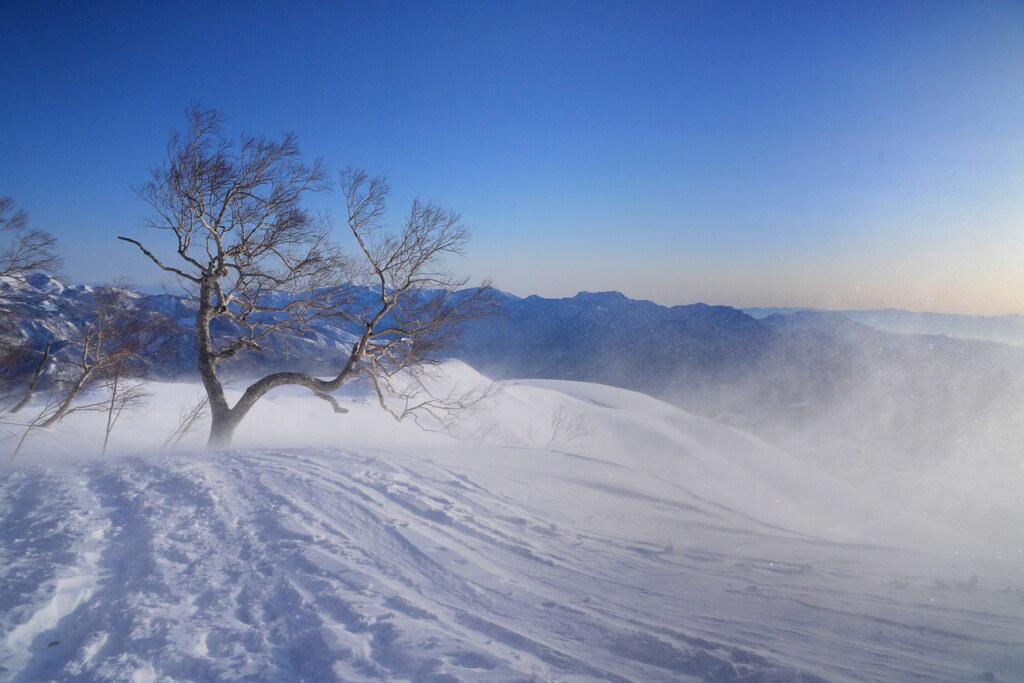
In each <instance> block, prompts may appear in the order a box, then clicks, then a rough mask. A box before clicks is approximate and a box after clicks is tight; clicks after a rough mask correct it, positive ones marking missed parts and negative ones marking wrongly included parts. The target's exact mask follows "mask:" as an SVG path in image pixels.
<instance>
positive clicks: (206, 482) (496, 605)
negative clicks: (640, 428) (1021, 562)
mask: <svg viewBox="0 0 1024 683" xmlns="http://www.w3.org/2000/svg"><path fill="white" fill-rule="evenodd" d="M470 450H471V449H468V448H467V449H465V452H455V451H452V452H445V451H443V450H438V451H433V452H431V451H428V450H423V451H419V452H415V453H413V454H410V453H398V452H370V451H363V452H360V453H351V452H342V451H333V450H307V451H297V452H288V451H254V452H234V453H226V454H195V455H191V456H159V457H156V456H154V457H146V458H141V457H140V458H130V459H124V460H115V461H109V462H97V461H94V462H91V463H85V464H81V465H74V466H67V467H61V468H54V469H51V470H48V471H47V470H42V469H38V468H31V467H28V468H19V469H14V470H10V471H7V472H4V473H3V474H2V475H0V476H2V479H0V487H2V488H0V491H2V494H3V497H4V501H5V506H6V508H5V510H4V513H3V517H2V521H0V559H2V565H0V566H2V567H3V575H2V578H0V601H2V604H0V608H2V610H0V611H2V614H3V616H2V617H0V637H2V639H3V640H2V641H0V642H2V645H0V666H3V667H5V668H4V669H0V677H8V678H9V679H10V680H13V681H39V680H223V679H232V680H253V681H256V680H260V681H262V680H308V681H329V680H344V681H359V680H413V681H457V680H490V681H510V680H613V681H657V680H665V681H669V680H671V681H678V680H709V681H731V680H746V681H790V680H806V681H812V680H820V679H824V680H906V681H912V680H921V681H928V680H934V681H949V680H971V679H977V678H978V677H979V676H982V675H985V674H986V672H988V673H992V674H993V675H994V676H996V678H995V680H1000V679H1002V680H1011V679H1009V678H1007V676H1010V675H1012V673H1013V672H1021V671H1024V592H1022V591H1021V584H1020V582H1017V583H1014V582H1013V581H1012V580H1007V579H999V578H991V577H990V576H989V575H987V574H982V575H981V576H979V577H974V576H973V575H972V574H968V573H965V572H964V571H963V568H962V567H956V566H953V567H950V568H946V567H939V566H934V565H929V564H925V563H924V561H923V559H922V557H920V556H918V555H915V554H911V553H906V552H901V551H897V550H894V549H886V548H880V547H868V546H856V545H841V544H835V543H830V542H827V541H825V540H822V539H817V538H814V537H811V536H807V535H802V534H793V533H787V532H785V531H781V530H779V529H777V528H773V527H769V526H768V525H761V524H758V523H757V522H756V521H750V520H745V519H744V518H742V517H741V516H736V515H731V514H729V512H728V511H723V510H721V509H719V508H717V507H715V506H711V505H707V504H703V503H701V501H699V500H694V499H692V498H690V497H688V496H687V495H686V494H685V493H680V494H679V495H678V496H676V497H673V498H669V497H659V496H654V495H651V494H650V491H653V490H655V488H654V487H643V488H641V487H639V486H638V485H637V484H638V482H639V483H643V482H642V479H637V478H636V475H635V474H633V475H631V476H629V477H626V476H624V475H623V474H622V473H621V472H616V471H615V470H616V468H615V467H613V466H611V465H609V464H608V463H597V462H595V463H584V462H583V461H581V460H580V459H579V458H577V457H575V456H571V455H569V454H564V453H547V452H543V453H542V452H538V451H529V450H526V449H498V448H490V449H486V448H480V449H476V450H474V451H472V452H470ZM539 458H544V459H545V465H546V466H547V467H549V468H550V469H551V472H552V474H549V475H537V474H535V473H534V472H535V468H536V466H537V464H538V462H539ZM566 472H573V473H574V474H573V476H571V477H570V476H565V474H564V473H566ZM531 473H532V474H531ZM560 473H561V474H560ZM528 475H530V476H528Z"/></svg>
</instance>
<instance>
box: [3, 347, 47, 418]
mask: <svg viewBox="0 0 1024 683" xmlns="http://www.w3.org/2000/svg"><path fill="white" fill-rule="evenodd" d="M50 344H51V342H49V341H47V342H46V348H45V349H43V358H42V360H40V361H39V365H37V366H36V371H35V372H34V373H32V381H30V382H29V383H28V388H27V389H25V395H24V396H23V397H22V399H21V400H20V401H18V405H16V406H14V407H13V408H11V414H12V415H13V414H14V413H16V412H18V411H19V410H21V409H22V408H24V407H25V405H26V404H27V403H28V402H29V401H30V400H32V394H34V393H35V391H36V383H37V382H39V376H40V375H41V374H42V373H43V368H44V367H46V361H48V360H50Z"/></svg>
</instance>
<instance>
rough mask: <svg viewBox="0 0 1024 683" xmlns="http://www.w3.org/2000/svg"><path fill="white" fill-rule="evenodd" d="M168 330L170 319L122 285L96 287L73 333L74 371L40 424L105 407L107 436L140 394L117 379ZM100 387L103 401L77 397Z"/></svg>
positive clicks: (137, 389)
mask: <svg viewBox="0 0 1024 683" xmlns="http://www.w3.org/2000/svg"><path fill="white" fill-rule="evenodd" d="M173 329H174V328H173V327H172V325H171V323H170V321H168V320H167V319H166V318H165V317H164V316H162V315H160V314H156V313H152V312H150V311H146V310H144V309H143V307H141V306H140V305H138V304H137V302H135V301H133V300H132V298H131V295H130V294H129V293H128V292H127V291H126V290H125V289H123V288H121V287H104V288H102V289H101V290H99V291H98V292H97V294H96V313H95V315H94V316H93V318H92V319H91V320H90V321H89V322H88V323H86V325H85V326H84V327H83V329H82V330H81V331H80V333H79V339H78V340H77V343H78V345H80V346H81V350H80V351H79V353H78V356H77V358H76V360H75V362H74V365H73V366H72V368H73V373H74V374H73V376H72V378H71V380H70V381H69V382H68V383H67V385H66V387H65V388H64V390H63V391H61V392H60V393H59V394H58V396H59V398H58V399H57V400H56V402H55V403H54V405H53V407H52V409H51V410H49V412H48V414H47V416H46V418H45V419H44V420H42V422H41V423H40V427H50V426H52V425H54V424H56V423H57V422H59V421H61V420H63V419H64V418H65V417H66V416H67V415H69V414H71V413H74V412H82V411H96V410H105V411H107V412H108V425H107V426H108V435H109V430H110V429H112V428H113V423H114V421H115V420H116V415H120V413H121V412H123V411H124V410H125V409H127V408H129V407H132V406H136V405H138V402H139V401H140V400H141V397H142V394H143V392H142V391H141V389H139V388H138V387H135V386H131V385H129V386H121V382H122V379H123V378H125V377H126V375H128V374H129V373H130V372H132V371H133V370H135V369H137V368H138V369H139V370H140V369H141V368H139V364H141V362H142V359H143V358H144V357H145V356H146V355H148V354H150V353H152V352H154V351H155V350H156V349H157V348H158V347H159V346H160V345H161V344H162V343H163V342H164V341H165V340H166V339H167V337H168V336H169V334H170V333H171V332H172V331H173ZM133 366H134V367H133ZM136 374H138V373H137V372H136ZM101 385H105V386H106V388H107V389H108V391H109V393H110V398H109V400H108V399H101V400H97V401H93V402H86V403H82V402H80V401H79V398H80V397H81V396H83V395H84V394H85V393H86V392H88V391H89V390H91V389H94V388H97V387H99V386H101ZM119 389H120V393H119Z"/></svg>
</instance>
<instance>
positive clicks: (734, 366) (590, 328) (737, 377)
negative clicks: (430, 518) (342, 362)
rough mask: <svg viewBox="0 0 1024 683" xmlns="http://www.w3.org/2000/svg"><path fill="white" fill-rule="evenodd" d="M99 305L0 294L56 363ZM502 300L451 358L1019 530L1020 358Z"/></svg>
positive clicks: (695, 316)
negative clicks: (737, 440) (585, 394)
mask: <svg viewBox="0 0 1024 683" xmlns="http://www.w3.org/2000/svg"><path fill="white" fill-rule="evenodd" d="M94 292H95V290H93V289H91V288H88V287H64V286H62V285H60V284H59V283H57V282H55V281H52V280H50V279H48V278H45V277H39V278H36V279H33V280H32V281H31V282H30V283H29V285H28V286H20V287H17V288H14V287H10V286H0V305H4V306H13V307H15V308H19V307H20V310H23V311H24V312H25V315H24V320H26V321H27V322H26V323H25V325H23V326H22V328H20V332H19V333H20V334H23V335H25V336H26V337H31V338H32V339H33V340H34V344H35V346H36V348H42V346H43V344H44V342H45V339H46V338H47V337H52V338H56V339H57V340H58V342H59V343H58V345H57V348H56V354H57V355H58V356H60V354H62V353H63V354H70V353H72V352H73V351H74V349H75V346H74V344H73V343H66V342H65V340H67V339H69V336H68V331H69V330H73V329H74V328H75V327H76V326H79V327H80V326H81V324H82V321H83V320H85V319H86V318H87V316H88V313H89V307H90V305H91V302H92V301H93V297H94ZM425 295H429V293H428V294H425ZM138 296H139V299H138V300H139V301H140V302H141V303H142V304H143V305H144V306H146V307H147V308H149V309H151V310H155V311H161V312H163V313H165V314H166V315H168V316H169V317H170V318H171V319H172V320H175V321H177V322H178V324H179V329H180V332H179V333H178V334H177V335H172V336H171V338H170V339H169V340H168V344H167V346H166V347H165V348H164V349H162V353H161V356H160V357H159V358H156V359H154V360H153V362H152V363H151V373H152V374H153V376H156V377H159V378H163V379H169V378H179V379H180V378H186V379H187V378H191V377H194V372H195V371H194V360H193V359H194V351H193V349H192V343H193V342H192V330H191V329H190V324H191V316H192V312H193V308H192V306H191V304H190V302H188V301H187V300H184V299H181V298H178V297H174V296H168V295H153V296H143V295H138ZM499 303H500V304H501V307H502V309H503V314H502V315H500V316H496V317H492V318H485V319H480V320H474V321H471V322H470V323H468V324H466V325H465V326H464V328H463V336H462V339H461V341H459V342H458V344H457V346H456V347H455V348H453V349H452V350H451V353H452V355H453V356H454V357H457V358H460V359H462V360H464V361H466V362H468V363H469V364H470V365H471V366H473V367H474V368H478V369H479V370H480V371H481V372H483V373H484V374H485V375H487V376H489V377H494V378H496V379H513V378H534V379H557V380H576V381H586V382H598V383H603V384H609V385H613V386H619V387H623V388H626V389H632V390H636V391H640V392H643V393H645V394H649V395H652V396H656V397H658V398H661V399H664V400H667V401H669V402H670V403H672V404H674V405H677V406H679V407H682V408H684V409H686V410H688V411H689V412H691V413H694V414H697V415H701V416H704V417H710V418H712V419H715V420H717V421H719V422H723V423H726V424H730V425H733V426H736V427H740V428H742V429H744V430H745V431H749V432H752V433H754V434H757V435H758V436H759V437H761V438H763V439H765V440H767V441H769V442H771V443H772V444H774V445H776V446H778V447H780V448H782V449H783V450H785V451H787V452H790V453H793V454H794V455H798V456H800V457H802V458H803V459H804V460H805V461H807V462H811V463H814V464H815V465H816V466H819V467H824V468H826V469H829V470H831V471H833V472H836V473H838V474H839V475H841V476H842V477H844V478H847V479H851V480H856V479H859V480H863V481H864V482H866V483H868V484H870V485H872V486H874V485H884V486H887V487H889V492H890V494H891V495H895V496H904V497H908V496H909V497H912V498H917V497H919V496H920V495H921V490H922V487H921V486H920V481H921V479H922V477H926V478H929V479H930V480H934V481H936V482H938V481H944V482H945V481H949V480H955V479H956V478H957V477H960V476H961V474H962V473H963V472H971V476H970V477H968V478H967V481H968V484H967V488H969V489H970V490H977V489H978V488H985V487H987V489H988V491H989V492H990V495H989V497H988V499H987V500H986V501H985V504H984V506H981V507H979V506H977V505H976V502H977V500H976V497H974V496H973V495H970V496H968V495H964V494H963V492H962V491H961V490H960V489H958V488H957V487H956V486H953V485H949V486H947V487H946V489H945V490H944V493H942V494H934V496H933V497H934V498H935V500H933V501H931V503H930V504H929V506H928V507H929V509H937V508H938V507H940V506H939V502H940V501H946V500H949V501H952V502H949V503H944V504H943V507H944V508H948V511H947V512H946V514H947V515H948V516H951V517H952V516H957V515H958V516H963V517H966V518H970V519H972V520H973V521H974V522H975V528H977V529H979V530H986V529H989V528H990V527H991V526H992V523H991V520H992V519H998V518H1000V517H1002V518H1006V519H1015V518H1016V517H1015V513H1014V511H1013V509H1014V508H1015V507H1019V505H1018V502H1017V501H1018V497H1019V496H1018V493H1017V488H1016V487H1018V485H1021V484H1024V482H1021V481H1020V480H1021V470H1020V468H1019V465H1018V462H1019V448H1018V445H1019V444H1020V443H1022V442H1024V349H1022V348H1018V347H1013V346H1009V345H1004V344H998V343H991V342H981V341H972V340H964V339H954V338H949V337H943V336H934V335H909V334H897V333H892V332H885V331H882V330H878V329H875V328H872V327H869V326H866V325H862V324H859V323H857V322H854V321H851V320H850V319H848V318H847V317H845V316H843V315H840V314H835V313H820V312H797V313H792V314H787V315H772V316H768V317H766V318H763V319H755V318H753V317H751V316H749V315H747V314H745V313H743V312H741V311H739V310H737V309H734V308H729V307H724V306H707V305H704V304H694V305H691V306H675V307H664V306H659V305H656V304H654V303H651V302H648V301H636V300H632V299H628V298H627V297H625V296H623V295H622V294H619V293H615V292H605V293H586V292H584V293H580V294H579V295H577V296H575V297H571V298H566V299H544V298H541V297H535V296H534V297H527V298H519V297H515V296H512V295H508V294H500V295H499ZM350 339H351V338H350V336H349V334H348V331H347V330H345V329H344V328H343V327H342V326H340V325H339V324H338V323H337V322H332V321H324V322H322V323H319V324H317V325H316V326H315V327H314V328H313V329H311V330H310V331H309V333H308V334H307V335H304V336H295V335H293V336H291V337H287V338H282V339H278V340H275V341H273V342H272V343H271V344H269V345H268V346H269V348H268V349H267V351H266V352H263V353H259V354H255V353H249V352H243V353H242V354H241V355H240V357H239V361H238V362H237V363H235V362H232V363H231V364H226V365H225V369H226V370H228V371H229V372H233V373H234V374H235V375H236V376H245V375H248V374H252V373H255V372H261V371H264V370H266V369H270V368H274V369H281V368H289V369H304V370H312V371H320V372H330V371H331V369H332V368H336V367H337V364H338V359H339V358H340V357H341V356H342V355H343V354H344V353H345V352H346V350H347V348H348V345H349V342H350ZM25 367H26V369H27V368H29V367H31V365H30V364H28V363H26V366H25ZM924 490H929V491H930V490H932V489H931V488H929V487H924ZM986 533H987V532H986Z"/></svg>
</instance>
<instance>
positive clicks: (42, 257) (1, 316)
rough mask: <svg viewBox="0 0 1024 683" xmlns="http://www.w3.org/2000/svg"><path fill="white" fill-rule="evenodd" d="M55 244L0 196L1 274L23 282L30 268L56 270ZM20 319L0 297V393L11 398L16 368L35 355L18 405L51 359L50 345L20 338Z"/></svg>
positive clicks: (59, 263) (47, 234)
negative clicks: (39, 345)
mask: <svg viewBox="0 0 1024 683" xmlns="http://www.w3.org/2000/svg"><path fill="white" fill-rule="evenodd" d="M56 245H57V240H56V239H55V238H54V237H53V236H52V235H50V234H49V233H47V232H43V231H42V230H32V229H30V228H29V227H28V213H26V212H25V210H24V209H19V208H18V207H17V204H15V202H14V200H13V199H11V198H10V197H0V278H5V279H8V280H14V281H17V282H24V281H25V280H26V279H27V277H28V276H29V275H30V274H31V273H33V272H37V271H43V272H47V273H50V274H51V275H52V274H55V273H56V272H57V271H59V270H60V268H61V265H62V261H61V258H60V256H58V255H57V249H56ZM19 319H20V315H19V313H18V311H17V310H16V309H14V308H12V307H11V306H8V305H6V303H4V302H3V301H2V300H0V394H3V395H4V396H5V398H7V399H10V400H14V399H11V396H12V395H15V394H16V390H15V382H16V381H17V378H16V376H15V375H16V372H15V370H16V368H17V367H18V366H20V365H23V364H24V363H26V362H28V361H29V359H32V358H38V360H35V361H34V362H35V372H34V373H33V379H32V381H31V383H30V385H29V387H28V389H27V390H26V391H25V392H24V393H22V398H23V400H22V401H18V402H17V403H16V406H17V407H18V408H20V407H21V406H22V405H23V404H24V401H25V400H27V399H30V398H31V395H32V392H33V390H34V389H35V384H36V382H37V381H38V378H39V374H40V373H41V372H42V371H43V369H44V367H45V366H46V364H47V363H48V362H49V360H50V356H49V345H47V348H46V349H45V350H43V351H40V350H39V349H33V348H32V347H31V346H30V345H29V344H28V343H27V342H26V341H25V340H23V339H21V338H19V335H18V329H17V327H18V323H19ZM19 393H20V392H19Z"/></svg>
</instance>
